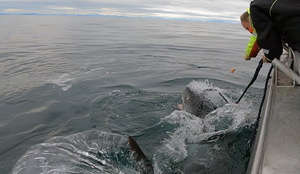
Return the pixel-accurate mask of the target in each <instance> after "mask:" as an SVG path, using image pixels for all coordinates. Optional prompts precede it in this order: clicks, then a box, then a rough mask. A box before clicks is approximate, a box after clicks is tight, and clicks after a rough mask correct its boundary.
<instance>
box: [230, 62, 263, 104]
mask: <svg viewBox="0 0 300 174" xmlns="http://www.w3.org/2000/svg"><path fill="white" fill-rule="evenodd" d="M262 65H263V59H261V60H260V61H259V63H258V66H257V68H256V70H255V73H254V76H253V78H252V80H251V81H250V83H249V84H248V86H247V87H246V89H245V90H244V93H243V94H242V95H241V97H240V98H239V99H238V101H236V102H235V103H236V104H238V103H239V102H240V101H241V99H242V98H243V96H244V95H245V93H246V92H247V90H248V88H249V87H250V86H251V85H252V84H253V83H254V82H255V80H256V79H257V76H258V74H259V71H260V69H261V68H262Z"/></svg>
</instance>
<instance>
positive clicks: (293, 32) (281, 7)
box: [250, 0, 300, 60]
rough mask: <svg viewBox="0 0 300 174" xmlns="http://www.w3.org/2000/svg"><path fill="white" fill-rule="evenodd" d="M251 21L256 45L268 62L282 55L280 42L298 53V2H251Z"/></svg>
mask: <svg viewBox="0 0 300 174" xmlns="http://www.w3.org/2000/svg"><path fill="white" fill-rule="evenodd" d="M250 11H251V20H252V24H253V26H254V28H255V29H256V32H257V35H258V36H257V44H258V45H259V47H260V48H263V49H264V53H265V55H266V57H267V58H268V59H270V60H273V59H274V58H279V57H280V55H281V54H282V40H284V41H285V42H287V43H288V45H289V46H290V47H291V48H293V49H294V50H298V51H300V0H253V1H252V2H251V4H250Z"/></svg>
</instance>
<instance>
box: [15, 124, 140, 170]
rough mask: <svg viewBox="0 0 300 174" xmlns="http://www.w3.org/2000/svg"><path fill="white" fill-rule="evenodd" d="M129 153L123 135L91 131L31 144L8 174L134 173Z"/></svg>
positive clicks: (125, 138)
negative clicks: (10, 173)
mask: <svg viewBox="0 0 300 174" xmlns="http://www.w3.org/2000/svg"><path fill="white" fill-rule="evenodd" d="M130 155H131V151H130V149H129V147H128V142H127V137H124V136H121V135H118V134H113V133H107V132H103V131H98V130H92V131H86V132H82V133H77V134H73V135H69V136H66V137H55V138H53V139H50V140H48V141H46V142H44V143H41V144H38V145H35V146H33V147H32V148H30V149H29V150H28V151H27V152H26V154H25V155H24V156H23V157H22V158H20V159H19V161H18V162H17V163H16V165H15V167H14V169H13V172H12V173H13V174H23V173H24V174H25V173H26V174H28V173H44V174H50V173H56V174H63V173H84V174H92V173H109V174H111V173H118V174H122V173H136V171H135V169H134V168H133V167H132V166H133V164H132V163H133V162H132V159H131V157H130Z"/></svg>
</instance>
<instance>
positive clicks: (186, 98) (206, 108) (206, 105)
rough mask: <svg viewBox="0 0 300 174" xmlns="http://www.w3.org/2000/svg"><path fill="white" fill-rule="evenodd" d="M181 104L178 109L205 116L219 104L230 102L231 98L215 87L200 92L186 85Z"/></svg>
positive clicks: (201, 116)
mask: <svg viewBox="0 0 300 174" xmlns="http://www.w3.org/2000/svg"><path fill="white" fill-rule="evenodd" d="M181 100H182V103H181V104H177V107H178V109H180V110H184V111H186V112H189V113H190V114H193V115H195V116H197V117H200V118H204V117H205V116H206V115H207V114H208V113H210V112H211V111H213V110H215V109H217V108H218V106H219V105H223V104H224V103H228V101H229V99H228V98H227V97H226V96H225V95H224V94H222V93H221V92H219V91H218V90H216V89H214V88H209V89H205V90H203V91H202V92H201V93H198V92H196V91H194V90H192V89H191V88H190V87H188V86H187V87H186V88H185V90H184V91H183V92H182V94H181Z"/></svg>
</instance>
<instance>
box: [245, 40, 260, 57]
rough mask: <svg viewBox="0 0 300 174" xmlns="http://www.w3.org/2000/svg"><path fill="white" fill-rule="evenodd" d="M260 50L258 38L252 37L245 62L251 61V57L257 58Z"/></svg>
mask: <svg viewBox="0 0 300 174" xmlns="http://www.w3.org/2000/svg"><path fill="white" fill-rule="evenodd" d="M259 50H260V48H259V47H258V45H257V42H256V36H254V35H252V36H251V37H250V41H249V43H248V45H247V49H246V53H245V60H250V59H251V57H256V56H257V54H258V52H259Z"/></svg>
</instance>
